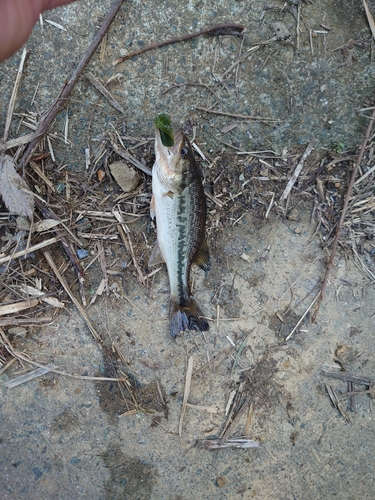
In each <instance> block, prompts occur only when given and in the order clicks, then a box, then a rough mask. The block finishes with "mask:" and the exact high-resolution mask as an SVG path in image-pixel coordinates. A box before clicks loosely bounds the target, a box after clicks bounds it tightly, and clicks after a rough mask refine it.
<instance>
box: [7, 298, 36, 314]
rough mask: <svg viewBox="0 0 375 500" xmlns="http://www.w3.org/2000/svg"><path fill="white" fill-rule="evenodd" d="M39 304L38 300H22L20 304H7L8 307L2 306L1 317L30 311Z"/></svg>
mask: <svg viewBox="0 0 375 500" xmlns="http://www.w3.org/2000/svg"><path fill="white" fill-rule="evenodd" d="M38 304H39V300H38V299H30V300H22V301H20V302H14V303H13V304H7V305H6V306H0V316H5V314H13V313H16V312H19V311H24V310H25V309H30V307H34V306H36V305H38Z"/></svg>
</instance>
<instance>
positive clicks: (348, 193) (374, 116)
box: [311, 109, 375, 323]
mask: <svg viewBox="0 0 375 500" xmlns="http://www.w3.org/2000/svg"><path fill="white" fill-rule="evenodd" d="M374 119H375V109H374V111H373V112H372V115H371V118H370V122H369V124H368V127H367V130H366V135H365V138H364V139H363V142H362V146H361V150H360V152H359V155H358V158H357V161H356V163H355V165H354V169H353V173H352V177H351V179H350V182H349V186H348V189H347V191H346V195H345V200H344V206H343V208H342V212H341V217H340V220H339V223H338V225H337V229H336V234H335V237H334V239H333V243H332V249H331V255H330V256H329V261H328V264H327V269H326V272H325V274H324V278H323V283H322V288H321V290H320V293H319V295H318V301H317V304H316V307H315V311H314V314H313V315H312V318H311V321H312V323H315V320H316V317H317V315H318V312H319V308H320V304H321V302H322V299H323V296H324V291H325V289H326V286H327V283H328V277H329V273H330V272H331V268H332V265H333V259H334V258H335V255H336V250H337V245H338V242H339V237H340V232H341V228H342V226H343V224H344V220H345V217H346V213H347V211H348V204H349V199H350V197H351V194H352V190H353V186H354V182H355V178H356V176H357V173H358V169H359V166H360V164H361V163H362V159H363V155H364V154H365V149H366V146H367V143H368V141H369V139H370V135H371V130H372V125H373V121H374Z"/></svg>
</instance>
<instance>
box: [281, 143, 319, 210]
mask: <svg viewBox="0 0 375 500" xmlns="http://www.w3.org/2000/svg"><path fill="white" fill-rule="evenodd" d="M314 144H315V139H311V141H310V142H309V144H308V146H307V148H306V149H305V152H304V153H303V155H302V158H301V160H300V162H299V163H298V165H297V166H296V169H295V171H294V172H293V175H292V177H291V178H290V179H289V182H288V184H287V185H286V188H285V189H284V192H283V194H282V195H281V197H280V201H283V200H285V199H286V198H288V196H289V193H290V191H291V190H292V187H293V186H294V184H295V182H296V180H297V179H298V176H299V174H300V173H301V171H302V168H303V164H304V163H305V160H306V158H307V157H308V156H309V154H310V153H311V151H312V150H313V149H314Z"/></svg>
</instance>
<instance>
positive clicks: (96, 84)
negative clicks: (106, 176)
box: [85, 73, 125, 113]
mask: <svg viewBox="0 0 375 500" xmlns="http://www.w3.org/2000/svg"><path fill="white" fill-rule="evenodd" d="M85 76H86V78H87V79H88V80H90V82H91V83H92V84H93V85H94V87H96V88H97V89H98V90H99V92H100V93H101V94H103V95H104V97H105V98H106V99H108V101H109V103H110V104H111V105H112V106H113V107H114V108H115V109H117V111H120V113H125V111H124V108H123V107H122V106H121V105H120V104H119V103H118V102H117V101H116V99H115V98H114V97H113V95H112V94H111V93H110V92H109V91H108V90H107V89H106V88H105V87H104V85H102V84H101V83H100V82H99V80H97V79H96V78H95V76H94V75H93V74H91V73H86V75H85Z"/></svg>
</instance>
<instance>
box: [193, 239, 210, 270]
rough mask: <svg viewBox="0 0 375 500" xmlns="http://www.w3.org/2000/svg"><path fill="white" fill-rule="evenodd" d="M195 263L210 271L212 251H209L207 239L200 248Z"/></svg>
mask: <svg viewBox="0 0 375 500" xmlns="http://www.w3.org/2000/svg"><path fill="white" fill-rule="evenodd" d="M194 263H195V264H197V266H199V267H200V268H201V269H203V271H208V270H209V269H210V267H211V260H210V252H209V251H208V245H207V241H206V240H205V239H204V240H203V243H202V244H201V246H200V248H199V250H198V253H197V256H196V257H195V260H194Z"/></svg>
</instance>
